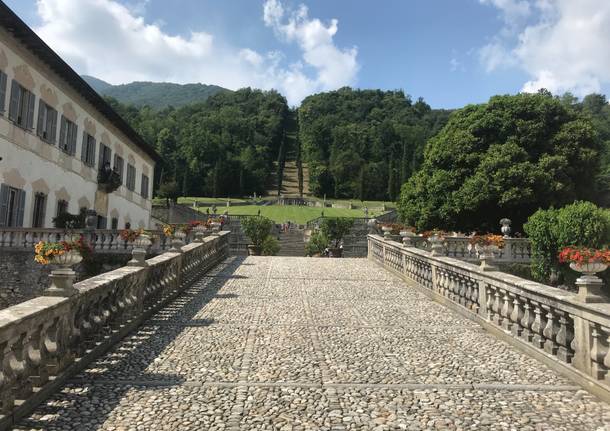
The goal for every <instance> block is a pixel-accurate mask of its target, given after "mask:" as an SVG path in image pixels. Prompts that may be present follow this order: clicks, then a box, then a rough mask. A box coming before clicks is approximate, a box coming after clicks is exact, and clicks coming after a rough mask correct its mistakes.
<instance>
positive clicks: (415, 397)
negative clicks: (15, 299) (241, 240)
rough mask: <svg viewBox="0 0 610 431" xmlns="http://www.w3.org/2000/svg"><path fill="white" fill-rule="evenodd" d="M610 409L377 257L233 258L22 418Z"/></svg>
mask: <svg viewBox="0 0 610 431" xmlns="http://www.w3.org/2000/svg"><path fill="white" fill-rule="evenodd" d="M608 423H610V406H609V405H607V404H605V403H602V402H601V401H598V400H597V399H596V398H595V397H593V396H592V395H590V394H589V393H587V392H585V391H583V390H581V389H580V388H579V387H577V386H575V385H574V384H573V383H571V382H570V381H568V380H566V379H564V378H562V377H560V376H559V375H558V374H557V373H555V372H554V371H552V370H550V369H549V368H547V367H546V366H544V365H542V364H541V363H539V362H537V361H536V360H534V359H532V358H530V357H528V356H525V355H523V354H521V353H520V352H519V351H517V350H515V349H513V348H512V347H510V346H509V345H508V344H505V343H504V342H501V341H498V340H497V339H496V338H494V337H493V336H491V335H489V334H487V333H486V332H484V331H483V330H482V329H481V328H480V327H479V326H478V325H477V324H475V323H473V322H472V321H470V320H468V319H466V318H463V317H461V316H460V315H457V314H454V313H453V312H451V311H449V309H447V308H445V307H444V306H442V305H440V304H438V303H435V302H432V301H431V300H429V299H427V297H426V296H424V295H422V294H420V293H418V291H416V290H415V289H413V288H411V287H409V286H408V285H407V284H405V282H404V281H402V280H399V279H398V278H396V277H394V276H393V275H392V274H391V273H389V272H387V271H385V270H384V269H382V268H380V267H379V266H377V265H376V264H374V263H373V262H371V261H368V260H364V259H309V258H277V257H276V258H268V257H248V258H245V259H244V258H236V257H233V258H229V259H227V260H226V261H225V262H224V263H223V264H221V265H220V267H218V268H216V269H215V270H213V271H212V272H210V273H208V274H207V275H205V276H203V277H202V278H200V280H199V281H198V282H196V283H195V284H194V285H192V286H191V287H190V288H189V289H187V290H186V291H185V293H184V294H183V295H182V296H181V297H179V298H178V299H177V300H175V301H174V302H173V303H172V304H171V305H169V306H168V307H166V308H164V309H162V310H161V311H160V312H158V313H157V314H156V315H154V316H153V318H152V319H150V320H148V321H147V322H146V324H145V325H144V326H142V327H140V329H139V330H138V331H137V332H136V333H133V334H132V335H131V336H129V337H128V338H126V339H124V340H123V342H122V343H120V344H119V345H117V346H115V348H114V350H112V351H111V352H110V353H108V354H107V355H106V356H104V357H102V358H101V359H99V360H98V361H97V362H96V363H94V364H93V365H92V366H90V367H89V368H88V369H87V370H86V372H84V373H83V374H81V375H80V376H77V377H76V378H73V379H72V380H70V384H68V385H67V386H66V387H65V388H64V389H63V390H62V391H61V392H59V393H57V394H56V395H55V396H54V397H53V398H52V399H49V400H48V401H47V402H46V403H45V404H44V405H42V406H40V407H39V408H38V410H37V411H36V412H35V414H33V415H32V416H31V417H29V418H28V419H26V420H23V421H22V422H21V424H20V426H19V427H18V428H17V429H19V430H25V429H37V430H223V429H224V430H238V429H241V430H259V429H260V430H276V429H277V430H330V429H341V430H343V429H345V430H400V429H406V430H419V429H494V430H495V429H497V430H504V429H507V430H508V429H519V430H603V429H607V428H604V424H608Z"/></svg>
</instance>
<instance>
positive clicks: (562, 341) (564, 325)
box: [555, 310, 574, 363]
mask: <svg viewBox="0 0 610 431" xmlns="http://www.w3.org/2000/svg"><path fill="white" fill-rule="evenodd" d="M555 314H556V315H557V316H558V317H559V320H558V322H559V330H558V331H557V336H556V338H555V339H556V340H557V357H558V358H559V359H561V360H562V361H563V362H567V363H571V362H572V358H573V357H574V351H573V350H572V349H571V347H570V346H571V343H572V340H573V339H574V327H573V323H572V322H570V320H569V319H568V318H567V313H565V312H563V311H561V310H555Z"/></svg>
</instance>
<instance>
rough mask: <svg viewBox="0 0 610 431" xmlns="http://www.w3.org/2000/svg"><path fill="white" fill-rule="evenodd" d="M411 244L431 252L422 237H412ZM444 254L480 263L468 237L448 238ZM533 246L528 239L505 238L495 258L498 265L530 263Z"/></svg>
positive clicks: (444, 241) (427, 243) (444, 245)
mask: <svg viewBox="0 0 610 431" xmlns="http://www.w3.org/2000/svg"><path fill="white" fill-rule="evenodd" d="M410 239H411V243H412V244H413V245H414V246H415V247H417V248H418V249H420V250H427V251H429V250H430V243H429V242H428V241H427V240H426V238H424V237H421V236H414V237H411V238H410ZM443 253H444V255H445V256H447V257H454V258H456V259H460V260H465V261H468V262H478V260H479V257H478V255H477V252H476V250H475V249H474V247H471V246H470V238H469V237H466V236H448V237H445V238H444V240H443ZM531 257H532V246H531V242H530V240H529V239H528V238H504V247H503V248H501V249H500V250H499V251H498V253H497V255H495V256H494V262H497V263H500V264H502V263H530V261H531Z"/></svg>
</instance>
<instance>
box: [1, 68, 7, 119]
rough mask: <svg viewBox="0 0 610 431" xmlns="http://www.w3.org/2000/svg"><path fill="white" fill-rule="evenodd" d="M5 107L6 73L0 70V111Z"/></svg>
mask: <svg viewBox="0 0 610 431" xmlns="http://www.w3.org/2000/svg"><path fill="white" fill-rule="evenodd" d="M5 107H6V73H4V72H0V112H4V109H5Z"/></svg>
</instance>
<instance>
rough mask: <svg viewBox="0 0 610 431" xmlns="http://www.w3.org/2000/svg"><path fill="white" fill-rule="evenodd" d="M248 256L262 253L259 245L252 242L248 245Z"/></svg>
mask: <svg viewBox="0 0 610 431" xmlns="http://www.w3.org/2000/svg"><path fill="white" fill-rule="evenodd" d="M247 248H248V256H260V255H261V253H262V250H261V247H260V246H256V245H254V244H250V245H248V247H247Z"/></svg>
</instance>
